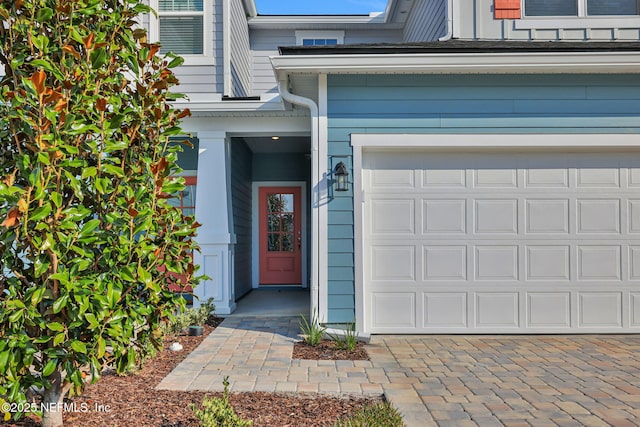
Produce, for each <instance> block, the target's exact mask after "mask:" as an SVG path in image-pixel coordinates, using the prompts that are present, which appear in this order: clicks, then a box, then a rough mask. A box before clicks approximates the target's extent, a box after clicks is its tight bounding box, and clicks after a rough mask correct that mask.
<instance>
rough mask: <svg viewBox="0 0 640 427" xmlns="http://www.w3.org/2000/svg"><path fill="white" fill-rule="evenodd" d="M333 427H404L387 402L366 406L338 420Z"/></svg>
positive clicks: (395, 411)
mask: <svg viewBox="0 0 640 427" xmlns="http://www.w3.org/2000/svg"><path fill="white" fill-rule="evenodd" d="M333 427H404V423H403V422H402V416H401V415H400V413H399V412H398V411H397V410H396V409H395V408H394V407H393V406H391V404H390V403H389V402H385V403H378V404H376V405H367V406H365V407H364V408H362V409H361V410H359V411H358V412H356V413H355V414H353V415H351V416H349V417H346V418H341V419H339V420H338V421H337V422H336V423H335V424H334V425H333Z"/></svg>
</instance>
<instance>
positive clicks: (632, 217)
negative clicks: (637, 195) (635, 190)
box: [627, 199, 640, 233]
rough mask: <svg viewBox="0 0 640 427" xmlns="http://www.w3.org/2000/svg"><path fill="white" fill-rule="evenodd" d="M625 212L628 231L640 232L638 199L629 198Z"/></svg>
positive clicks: (639, 205) (639, 204)
mask: <svg viewBox="0 0 640 427" xmlns="http://www.w3.org/2000/svg"><path fill="white" fill-rule="evenodd" d="M627 212H628V215H629V216H628V220H627V221H628V224H629V227H628V230H629V233H640V200H637V199H633V200H629V201H628V210H627Z"/></svg>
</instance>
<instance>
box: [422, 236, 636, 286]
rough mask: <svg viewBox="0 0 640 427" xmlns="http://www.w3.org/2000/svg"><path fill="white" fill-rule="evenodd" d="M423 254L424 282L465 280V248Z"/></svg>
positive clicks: (440, 248)
mask: <svg viewBox="0 0 640 427" xmlns="http://www.w3.org/2000/svg"><path fill="white" fill-rule="evenodd" d="M423 254H424V255H423V259H424V262H423V266H424V272H423V280H424V281H449V280H467V247H466V246H458V245H450V246H425V247H424V248H423ZM639 255H640V254H639Z"/></svg>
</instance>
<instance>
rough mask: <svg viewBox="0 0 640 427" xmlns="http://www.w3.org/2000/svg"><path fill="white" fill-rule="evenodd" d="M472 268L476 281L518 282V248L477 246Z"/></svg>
mask: <svg viewBox="0 0 640 427" xmlns="http://www.w3.org/2000/svg"><path fill="white" fill-rule="evenodd" d="M474 266H475V279H476V280H478V281H492V282H493V281H503V280H518V277H519V276H520V274H519V263H518V246H505V245H482V246H481V245H478V246H476V247H475V257H474Z"/></svg>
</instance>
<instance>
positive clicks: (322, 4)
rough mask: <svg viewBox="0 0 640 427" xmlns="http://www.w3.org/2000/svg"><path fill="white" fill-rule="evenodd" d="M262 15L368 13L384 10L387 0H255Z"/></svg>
mask: <svg viewBox="0 0 640 427" xmlns="http://www.w3.org/2000/svg"><path fill="white" fill-rule="evenodd" d="M255 2H256V8H257V9H258V13H259V14H262V15H318V14H321V15H322V14H324V15H341V14H345V15H352V14H355V15H368V14H369V12H383V11H384V9H385V7H386V6H387V0H319V1H313V0H255Z"/></svg>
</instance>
